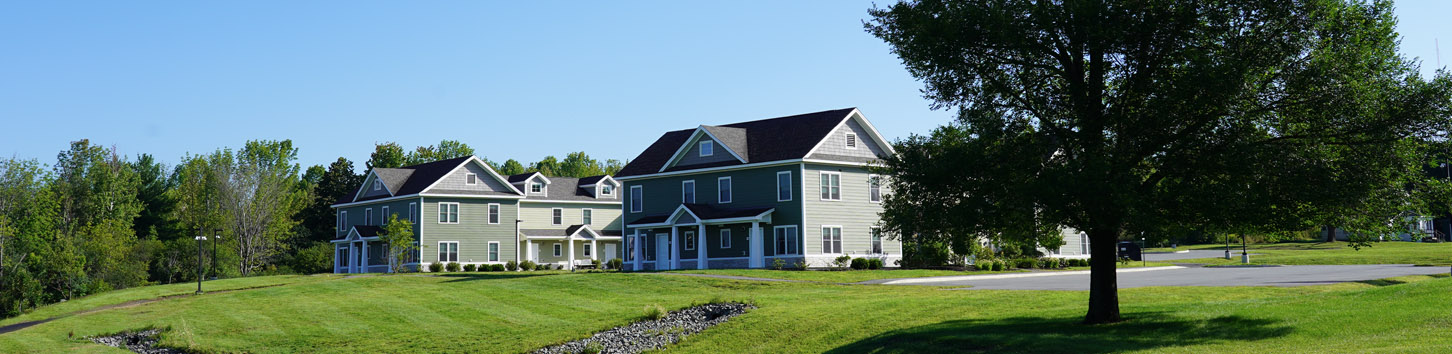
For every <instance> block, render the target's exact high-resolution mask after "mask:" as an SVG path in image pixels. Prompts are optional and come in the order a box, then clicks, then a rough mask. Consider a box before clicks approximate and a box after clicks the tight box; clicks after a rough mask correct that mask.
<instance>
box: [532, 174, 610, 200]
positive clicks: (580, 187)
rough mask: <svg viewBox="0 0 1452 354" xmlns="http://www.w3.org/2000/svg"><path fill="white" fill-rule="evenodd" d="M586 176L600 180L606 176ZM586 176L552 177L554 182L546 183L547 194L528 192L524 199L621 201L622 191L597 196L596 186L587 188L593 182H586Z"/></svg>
mask: <svg viewBox="0 0 1452 354" xmlns="http://www.w3.org/2000/svg"><path fill="white" fill-rule="evenodd" d="M586 178H590V179H594V180H595V181H599V180H601V179H603V178H604V176H594V177H586ZM586 178H571V177H552V178H551V181H553V182H554V183H550V184H547V185H545V195H537V194H527V195H525V196H524V200H577V201H592V202H594V201H605V202H618V201H620V193H613V194H612V195H609V196H602V197H600V198H596V197H595V191H594V188H590V189H586V188H585V186H587V185H590V184H591V183H585V179H586Z"/></svg>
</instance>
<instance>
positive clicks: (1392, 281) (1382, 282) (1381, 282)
mask: <svg viewBox="0 0 1452 354" xmlns="http://www.w3.org/2000/svg"><path fill="white" fill-rule="evenodd" d="M1427 276H1429V277H1432V278H1437V279H1441V278H1447V277H1448V276H1449V275H1448V274H1428V275H1427ZM1410 282H1411V281H1408V280H1405V279H1397V278H1387V279H1372V280H1362V281H1358V282H1357V283H1362V284H1366V285H1372V286H1392V285H1401V284H1406V283H1410Z"/></svg>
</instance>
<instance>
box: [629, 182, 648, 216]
mask: <svg viewBox="0 0 1452 354" xmlns="http://www.w3.org/2000/svg"><path fill="white" fill-rule="evenodd" d="M642 210H645V190H644V189H643V188H642V187H641V186H630V212H632V213H639V212H641V211H642Z"/></svg>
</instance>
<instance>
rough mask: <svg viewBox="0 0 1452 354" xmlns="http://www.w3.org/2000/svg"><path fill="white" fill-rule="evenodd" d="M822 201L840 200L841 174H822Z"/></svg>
mask: <svg viewBox="0 0 1452 354" xmlns="http://www.w3.org/2000/svg"><path fill="white" fill-rule="evenodd" d="M822 200H842V174H841V173H837V172H822Z"/></svg>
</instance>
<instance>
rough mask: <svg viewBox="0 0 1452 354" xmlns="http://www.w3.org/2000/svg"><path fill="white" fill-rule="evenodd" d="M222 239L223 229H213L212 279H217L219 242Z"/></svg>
mask: <svg viewBox="0 0 1452 354" xmlns="http://www.w3.org/2000/svg"><path fill="white" fill-rule="evenodd" d="M221 241H222V229H213V230H212V271H211V273H212V280H217V242H221Z"/></svg>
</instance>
